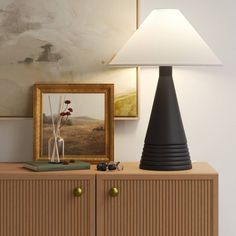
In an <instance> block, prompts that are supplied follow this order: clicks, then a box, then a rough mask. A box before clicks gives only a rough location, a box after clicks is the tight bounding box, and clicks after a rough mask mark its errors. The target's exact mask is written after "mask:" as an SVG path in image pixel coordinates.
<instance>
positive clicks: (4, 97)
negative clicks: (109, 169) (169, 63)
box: [0, 0, 138, 118]
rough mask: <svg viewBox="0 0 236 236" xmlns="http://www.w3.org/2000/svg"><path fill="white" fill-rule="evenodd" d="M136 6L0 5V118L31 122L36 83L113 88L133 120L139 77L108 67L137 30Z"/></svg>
mask: <svg viewBox="0 0 236 236" xmlns="http://www.w3.org/2000/svg"><path fill="white" fill-rule="evenodd" d="M137 5H138V2H137V0H119V1H117V0H109V1H107V0H86V1H84V0H40V1H38V0H27V1H25V0H1V1H0V83H1V86H0V94H1V99H0V116H10V117H11V116H17V117H21V116H22V117H25V116H26V117H27V116H29V117H30V116H32V86H33V84H35V83H57V84H58V83H114V84H115V116H116V117H122V118H124V117H137V114H138V109H137V71H136V69H135V68H127V69H121V68H116V69H114V68H110V67H109V66H108V65H107V63H108V62H109V61H110V59H111V58H112V56H114V54H115V53H116V52H117V51H118V50H119V49H120V48H121V47H122V45H123V44H124V43H125V42H126V41H127V40H128V38H129V37H130V36H131V34H132V33H133V32H134V31H135V29H136V27H137V7H138V6H137Z"/></svg>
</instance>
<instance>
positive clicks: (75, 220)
mask: <svg viewBox="0 0 236 236" xmlns="http://www.w3.org/2000/svg"><path fill="white" fill-rule="evenodd" d="M94 181H95V180H94V176H92V177H83V176H82V177H81V176H78V177H73V176H72V177H70V178H69V179H68V178H66V176H65V177H60V176H56V178H55V177H54V178H51V177H49V178H43V179H42V178H41V177H40V176H38V177H37V175H36V177H35V176H33V179H31V178H29V177H27V176H18V177H15V178H12V176H11V175H10V176H8V178H0V236H95V226H94V224H95V216H94V215H95V206H94V199H95V196H94V193H95V183H94ZM76 187H79V188H81V189H82V191H83V192H82V196H80V197H76V196H74V194H73V190H74V188H76Z"/></svg>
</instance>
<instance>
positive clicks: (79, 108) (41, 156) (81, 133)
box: [33, 84, 114, 164]
mask: <svg viewBox="0 0 236 236" xmlns="http://www.w3.org/2000/svg"><path fill="white" fill-rule="evenodd" d="M62 96H63V101H64V102H63V103H62V104H64V103H65V101H71V104H70V106H71V108H70V109H71V110H72V108H73V110H72V111H73V112H72V115H71V116H70V117H69V119H68V120H69V123H68V120H67V119H66V120H64V122H65V123H63V124H65V126H64V127H62V128H61V129H60V133H61V137H62V138H63V139H64V140H65V142H64V143H65V144H64V146H65V148H63V149H65V155H64V160H71V159H73V160H81V161H86V162H90V163H92V164H94V163H98V162H109V161H112V160H114V85H113V84H35V85H34V99H33V114H34V148H33V153H34V160H35V161H39V160H48V159H49V157H48V153H47V145H48V143H47V140H49V137H50V136H51V135H53V129H52V123H53V121H52V120H54V119H55V120H56V119H57V116H58V115H60V113H61V111H60V109H58V106H59V107H60V105H58V103H59V98H60V100H61V98H62ZM65 99H67V100H65ZM49 105H50V106H49ZM49 108H50V111H51V113H50V112H49ZM58 112H59V113H58ZM50 114H51V115H50ZM54 117H55V118H54ZM67 118H68V117H67ZM54 122H55V121H54ZM60 127H61V126H60ZM63 136H64V137H63ZM63 152H64V151H63Z"/></svg>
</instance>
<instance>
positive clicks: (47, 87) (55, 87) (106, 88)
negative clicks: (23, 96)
mask: <svg viewBox="0 0 236 236" xmlns="http://www.w3.org/2000/svg"><path fill="white" fill-rule="evenodd" d="M44 93H45V94H104V95H105V96H104V97H105V102H104V103H105V104H104V111H105V114H104V117H105V121H104V123H105V125H104V132H105V153H104V154H99V155H97V154H94V155H93V154H92V155H91V154H89V155H83V154H81V155H80V154H79V153H78V154H77V155H65V157H64V159H65V160H71V159H73V160H82V161H87V162H90V163H98V162H109V161H112V160H114V107H113V105H114V85H113V84H35V85H34V101H33V103H34V110H33V113H34V148H33V154H34V160H36V161H39V160H48V156H47V155H45V154H44V155H43V141H42V140H43V102H42V97H43V94H44ZM72 106H73V104H72ZM56 109H57V108H56ZM79 141H80V140H78V142H79ZM65 147H66V143H65Z"/></svg>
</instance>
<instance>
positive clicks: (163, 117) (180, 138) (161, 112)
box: [140, 66, 192, 171]
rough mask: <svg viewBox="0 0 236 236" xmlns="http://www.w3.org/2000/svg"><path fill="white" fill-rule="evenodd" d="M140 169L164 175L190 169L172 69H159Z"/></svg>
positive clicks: (190, 164) (165, 67)
mask: <svg viewBox="0 0 236 236" xmlns="http://www.w3.org/2000/svg"><path fill="white" fill-rule="evenodd" d="M140 169H144V170H164V171H174V170H189V169H192V163H191V160H190V155H189V151H188V146H187V139H186V136H185V132H184V127H183V124H182V119H181V115H180V111H179V106H178V101H177V97H176V92H175V87H174V82H173V78H172V67H171V66H161V67H160V70H159V81H158V86H157V91H156V95H155V98H154V102H153V107H152V112H151V116H150V120H149V125H148V130H147V134H146V138H145V144H144V148H143V153H142V158H141V161H140Z"/></svg>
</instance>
